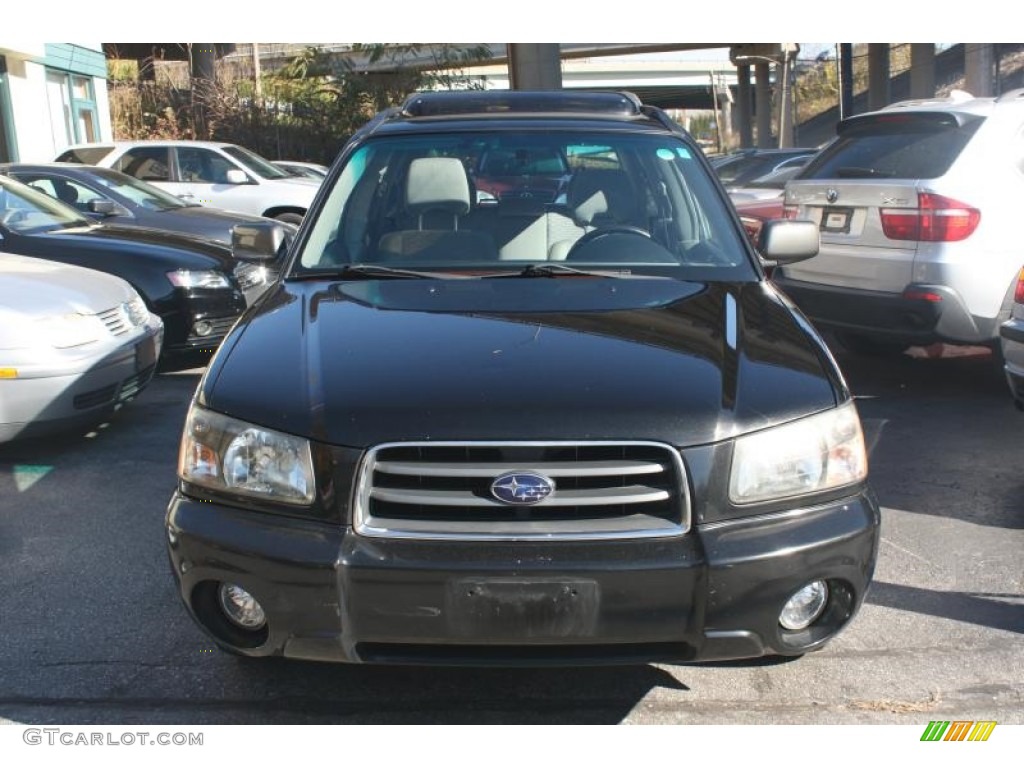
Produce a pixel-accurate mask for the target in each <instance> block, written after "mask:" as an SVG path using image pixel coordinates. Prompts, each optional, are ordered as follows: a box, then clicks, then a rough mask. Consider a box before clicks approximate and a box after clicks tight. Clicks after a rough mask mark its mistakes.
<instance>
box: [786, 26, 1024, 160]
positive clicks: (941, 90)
mask: <svg viewBox="0 0 1024 768" xmlns="http://www.w3.org/2000/svg"><path fill="white" fill-rule="evenodd" d="M832 65H833V66H834V63H833V64H832ZM999 74H1000V92H1005V91H1010V90H1013V89H1014V88H1024V43H1002V44H1000V61H999ZM964 82H965V74H964V44H963V43H960V44H957V45H954V46H952V47H951V48H947V49H946V50H944V51H942V52H941V53H937V54H936V55H935V86H936V91H937V93H938V95H940V96H944V95H946V94H948V93H949V92H950V91H952V90H953V89H955V88H961V89H963V88H964ZM889 89H890V99H891V101H893V102H896V101H905V100H906V99H909V98H910V71H909V70H906V71H903V72H900V73H899V74H897V75H895V76H893V78H892V79H891V81H890V85H889ZM853 111H854V114H858V113H860V112H867V111H868V94H867V91H866V90H863V91H860V92H859V93H856V94H855V95H854V98H853ZM838 122H839V107H838V105H836V106H833V107H831V108H830V109H827V110H825V111H824V112H820V113H819V114H817V115H815V116H814V117H812V118H809V119H807V120H804V121H803V122H801V123H798V124H797V126H796V136H795V139H796V141H795V143H796V145H797V146H802V147H816V146H818V145H819V144H823V143H824V142H826V141H828V140H829V139H831V138H832V137H833V136H834V135H835V129H836V123H838Z"/></svg>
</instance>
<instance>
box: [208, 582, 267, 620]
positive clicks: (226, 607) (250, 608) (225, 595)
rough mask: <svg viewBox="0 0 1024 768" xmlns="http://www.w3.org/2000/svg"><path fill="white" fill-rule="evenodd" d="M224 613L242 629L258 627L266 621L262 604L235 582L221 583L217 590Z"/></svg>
mask: <svg viewBox="0 0 1024 768" xmlns="http://www.w3.org/2000/svg"><path fill="white" fill-rule="evenodd" d="M217 594H218V595H219V597H220V607H221V609H222V610H223V611H224V615H225V616H227V617H228V619H229V620H230V621H231V622H232V623H233V624H237V625H238V626H239V627H241V628H242V629H250V630H252V629H259V628H260V627H262V626H263V625H264V624H266V623H267V616H266V614H265V613H263V606H261V605H260V604H259V602H257V600H256V598H255V597H253V596H252V595H250V594H249V593H248V592H246V591H245V590H244V589H242V588H241V587H240V586H238V585H237V584H221V585H220V589H219V590H218V591H217Z"/></svg>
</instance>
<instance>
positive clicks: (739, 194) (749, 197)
mask: <svg viewBox="0 0 1024 768" xmlns="http://www.w3.org/2000/svg"><path fill="white" fill-rule="evenodd" d="M802 170H803V166H789V167H787V168H782V169H780V170H778V171H772V172H771V173H767V174H765V175H764V176H759V177H758V178H756V179H754V180H753V181H748V182H747V183H746V184H744V185H743V186H741V187H730V188H729V190H728V191H729V199H730V200H732V201H733V202H734V203H736V204H737V205H739V204H740V203H746V202H751V201H761V200H776V199H777V200H779V201H780V205H781V200H782V198H783V193H784V192H785V191H786V182H787V181H789V180H790V179H793V178H796V176H797V174H799V173H800V171H802Z"/></svg>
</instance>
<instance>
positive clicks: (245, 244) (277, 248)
mask: <svg viewBox="0 0 1024 768" xmlns="http://www.w3.org/2000/svg"><path fill="white" fill-rule="evenodd" d="M239 173H241V171H239ZM286 242H287V235H286V233H285V229H284V227H282V226H281V225H280V224H278V223H277V222H274V221H259V222H255V223H253V224H236V225H235V226H234V227H233V228H232V230H231V255H232V256H234V257H235V258H236V259H242V260H243V261H272V260H273V259H276V258H277V256H278V254H279V253H280V252H281V250H282V247H283V246H284V245H285V243H286Z"/></svg>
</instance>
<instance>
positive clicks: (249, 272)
mask: <svg viewBox="0 0 1024 768" xmlns="http://www.w3.org/2000/svg"><path fill="white" fill-rule="evenodd" d="M269 278H270V273H269V272H268V271H267V268H266V267H264V266H262V265H259V264H239V265H238V266H237V267H235V279H236V280H237V281H238V287H239V288H241V289H242V290H243V291H247V290H249V289H250V288H255V287H256V286H258V285H266V284H267V283H268V282H269Z"/></svg>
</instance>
